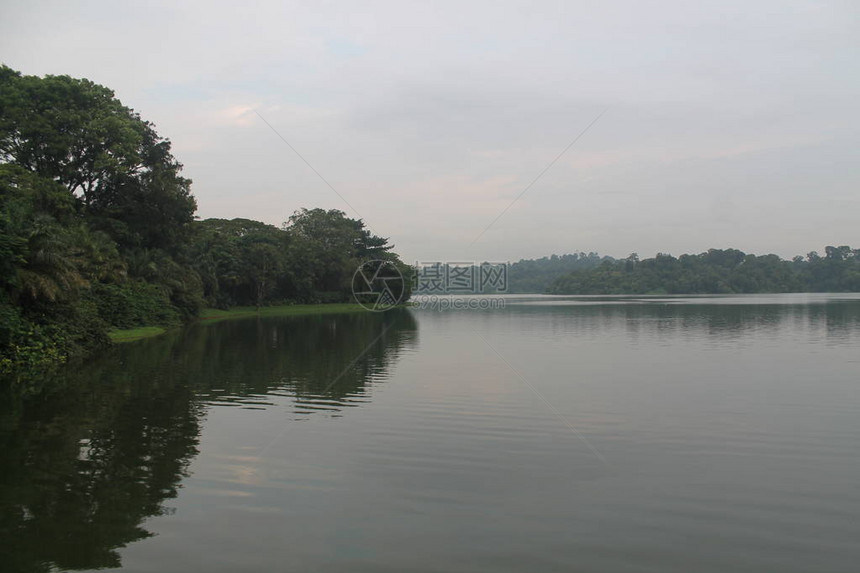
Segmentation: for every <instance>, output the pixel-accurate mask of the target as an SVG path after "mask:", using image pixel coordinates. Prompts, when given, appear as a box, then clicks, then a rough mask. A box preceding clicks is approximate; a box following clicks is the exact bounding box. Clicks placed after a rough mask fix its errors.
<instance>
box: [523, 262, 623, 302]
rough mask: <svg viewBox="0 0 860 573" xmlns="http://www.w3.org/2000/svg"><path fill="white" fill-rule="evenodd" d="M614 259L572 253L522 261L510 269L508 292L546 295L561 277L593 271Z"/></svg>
mask: <svg viewBox="0 0 860 573" xmlns="http://www.w3.org/2000/svg"><path fill="white" fill-rule="evenodd" d="M614 260H615V259H613V258H612V257H606V256H604V257H601V256H600V255H598V254H597V253H583V252H579V253H570V254H567V255H552V256H550V257H543V258H540V259H520V260H519V261H517V262H515V263H513V264H511V266H510V268H509V269H508V292H510V293H544V292H546V290H547V288H549V286H550V285H552V284H553V282H554V281H555V280H556V279H558V278H559V277H561V276H564V275H566V274H568V273H571V272H574V271H580V270H587V269H593V268H595V267H598V266H599V265H600V264H601V263H604V262H612V261H614Z"/></svg>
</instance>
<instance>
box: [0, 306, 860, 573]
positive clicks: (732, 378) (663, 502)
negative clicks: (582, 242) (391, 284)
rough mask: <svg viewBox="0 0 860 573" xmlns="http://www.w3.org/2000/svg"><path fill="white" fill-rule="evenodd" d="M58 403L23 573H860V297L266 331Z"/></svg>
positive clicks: (214, 341) (129, 359)
mask: <svg viewBox="0 0 860 573" xmlns="http://www.w3.org/2000/svg"><path fill="white" fill-rule="evenodd" d="M44 384H45V385H44V386H41V387H40V386H39V385H38V384H36V385H35V387H34V388H33V389H32V390H31V391H30V392H29V393H28V394H27V395H24V396H21V395H17V394H16V395H14V396H5V397H3V406H2V410H0V444H2V451H0V468H2V475H0V512H2V517H0V552H2V555H0V559H2V561H0V563H2V566H0V569H3V570H4V571H10V572H11V571H22V572H28V571H51V570H91V569H105V568H106V569H112V568H117V569H119V568H121V569H122V570H123V571H125V572H164V571H186V572H188V571H190V572H207V573H212V572H220V571H224V572H228V571H229V572H237V571H239V572H241V571H249V572H250V571H320V572H329V571H332V572H334V571H338V572H341V571H358V572H365V571H368V572H369V571H383V572H385V571H390V572H404V571H410V572H412V571H419V572H420V571H428V572H429V571H439V572H460V571H462V572H489V571H492V572H520V573H521V572H531V571H589V572H590V571H595V572H597V571H613V572H626V571H630V572H633V571H653V572H675V571H677V572H690V571H697V572H702V571H705V572H709V571H713V572H725V571H733V572H746V571H750V572H752V571H756V572H773V571H779V572H792V571H797V572H809V571H817V572H821V571H833V572H836V571H845V572H848V571H852V572H853V571H857V570H858V567H860V565H858V564H860V295H853V294H851V295H818V294H815V295H749V296H719V297H717V296H698V297H550V296H508V297H505V298H504V308H496V309H487V310H460V311H446V312H439V311H434V310H420V309H414V310H412V309H409V310H407V309H395V310H391V311H388V312H385V313H370V312H367V313H353V314H343V315H320V316H298V317H272V318H264V319H257V318H253V317H252V318H245V319H234V320H226V321H222V322H213V323H198V324H195V325H192V326H190V327H188V328H185V329H183V330H180V331H176V332H171V333H168V334H167V335H164V336H161V337H158V338H154V339H150V340H143V341H140V342H135V343H131V344H128V345H123V346H118V347H115V348H113V349H111V350H110V351H108V352H106V353H104V354H103V355H101V356H98V357H95V358H93V359H91V360H88V361H86V363H84V364H79V365H70V366H69V368H67V369H66V370H65V372H64V373H63V374H62V375H57V376H54V377H53V378H52V379H50V380H46V381H44ZM40 388H41V389H40Z"/></svg>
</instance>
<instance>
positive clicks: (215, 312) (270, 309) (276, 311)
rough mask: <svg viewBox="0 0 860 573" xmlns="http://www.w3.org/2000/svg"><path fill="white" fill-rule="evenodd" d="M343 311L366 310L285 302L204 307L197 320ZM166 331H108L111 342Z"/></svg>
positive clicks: (154, 328) (145, 328)
mask: <svg viewBox="0 0 860 573" xmlns="http://www.w3.org/2000/svg"><path fill="white" fill-rule="evenodd" d="M345 312H366V309H365V308H364V307H362V306H361V305H359V304H355V303H341V304H285V305H281V306H262V307H260V308H259V309H258V308H256V307H253V306H237V307H235V308H231V309H229V310H221V309H219V308H204V309H203V310H201V311H200V316H199V317H198V318H197V320H204V321H206V322H217V321H221V320H227V319H231V318H243V317H248V316H297V315H302V314H340V313H345ZM165 332H167V330H166V329H165V328H162V327H160V326H142V327H139V328H130V329H127V330H112V331H111V332H109V333H108V335H109V336H110V339H111V341H113V342H132V341H134V340H140V339H141V338H149V337H151V336H158V335H159V334H163V333H165Z"/></svg>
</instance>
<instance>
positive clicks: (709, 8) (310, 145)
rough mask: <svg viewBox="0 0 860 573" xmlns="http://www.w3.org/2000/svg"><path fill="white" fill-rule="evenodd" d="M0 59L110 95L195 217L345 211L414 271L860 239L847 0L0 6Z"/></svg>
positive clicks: (855, 56)
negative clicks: (174, 165)
mask: <svg viewBox="0 0 860 573" xmlns="http://www.w3.org/2000/svg"><path fill="white" fill-rule="evenodd" d="M0 61H2V62H3V63H5V64H7V65H9V66H11V67H13V68H15V69H17V70H19V71H21V72H23V73H25V74H35V75H43V74H68V75H71V76H75V77H86V78H89V79H91V80H93V81H95V82H97V83H101V84H103V85H106V86H108V87H110V88H112V89H114V90H115V92H116V94H117V96H118V97H119V98H120V99H121V100H122V101H123V103H125V104H126V105H128V106H129V107H132V108H134V109H135V110H137V111H139V112H140V113H141V115H142V116H143V117H144V119H148V120H150V121H152V122H154V123H155V125H156V129H157V130H158V132H159V133H160V134H161V135H163V136H165V137H168V138H170V139H171V140H172V142H173V148H174V154H175V155H176V157H177V158H178V159H179V160H180V161H181V162H182V163H183V164H184V165H185V175H186V176H188V177H190V178H192V179H193V180H194V185H193V191H194V194H195V195H196V197H197V201H198V205H199V211H198V214H199V215H200V217H203V218H206V217H225V218H232V217H246V218H252V219H258V220H262V221H266V222H268V223H274V224H280V223H281V222H282V221H284V220H286V218H287V217H288V216H289V215H290V214H291V213H292V212H293V211H295V210H296V209H299V208H301V207H307V208H312V207H325V208H337V209H341V210H343V211H345V212H347V213H348V214H349V215H350V216H352V217H361V218H363V219H364V220H365V222H366V223H367V224H368V225H369V226H370V227H372V228H373V229H374V230H375V231H376V232H377V233H378V234H381V235H384V236H388V237H390V238H391V240H392V242H394V243H395V244H396V245H397V251H398V252H399V253H400V254H401V255H402V256H403V257H404V259H405V260H407V261H430V260H449V261H472V260H476V261H480V260H493V261H503V260H512V261H513V260H517V259H519V258H532V257H540V256H544V255H548V254H551V253H565V252H573V251H580V250H584V251H597V252H599V253H601V254H609V255H613V256H626V255H627V254H628V253H630V252H633V251H637V252H638V253H639V254H640V255H641V256H643V257H644V256H652V255H653V254H655V253H656V252H658V251H659V252H669V253H672V254H675V255H678V254H681V253H684V252H701V251H703V250H706V249H707V248H709V247H735V248H739V249H741V250H744V251H747V252H755V253H762V252H774V253H777V254H780V255H782V256H791V255H794V254H798V253H806V252H807V251H809V250H813V249H815V250H819V251H823V248H824V246H825V245H829V244H834V245H839V244H851V245H853V246H854V247H860V186H858V183H860V168H859V167H858V166H860V162H858V150H860V146H859V145H858V144H860V130H858V128H860V120H858V111H860V73H858V72H859V71H860V70H858V68H860V3H857V2H856V1H855V2H851V1H845V2H828V1H807V2H795V1H776V2H770V1H761V0H757V1H755V2H751V1H749V0H744V1H742V2H736V1H733V0H721V1H719V2H710V3H705V2H690V1H686V2H647V1H629V2H538V1H535V0H529V1H526V2H498V1H492V2H468V1H467V2H463V1H459V2H439V1H434V2H422V3H413V2H406V1H402V0H396V1H385V2H360V3H351V2H319V1H317V2H301V3H296V2H284V1H278V2H260V3H256V4H250V3H242V4H238V3H237V4H232V3H231V4H227V3H218V2H211V1H201V2H172V1H171V2H147V3H145V4H144V3H140V4H137V5H135V3H133V2H116V1H91V2H75V1H68V0H66V1H61V2H42V1H33V0H28V1H17V2H10V1H9V0H0ZM604 110H605V113H604V114H603V115H602V116H601V117H600V119H599V120H598V121H596V122H595V123H594V124H593V125H592V126H591V128H590V129H589V130H588V131H587V132H586V133H585V134H584V135H582V137H581V138H580V139H579V140H578V141H577V142H576V143H575V144H574V145H573V146H572V147H570V149H569V150H568V151H567V152H566V153H565V154H564V155H562V157H561V158H560V159H558V161H557V162H556V163H555V164H554V165H552V167H550V168H549V169H548V170H547V171H546V173H545V174H544V175H543V176H542V177H540V178H539V179H538V180H537V182H535V183H534V185H533V186H532V187H531V188H530V189H528V191H527V192H526V193H525V194H523V195H522V198H521V199H519V200H517V201H516V202H515V203H514V204H513V206H511V207H510V209H509V210H508V211H507V212H506V213H505V214H504V215H503V216H502V217H501V218H499V219H498V220H497V221H496V222H495V224H493V225H492V226H491V227H490V228H489V229H488V230H487V231H486V232H485V233H484V234H483V235H481V237H480V239H478V240H477V241H476V242H475V239H476V238H477V237H478V235H479V234H480V233H481V232H482V231H483V230H484V229H485V228H486V227H487V226H488V225H489V224H490V223H491V222H492V221H493V220H494V219H495V218H496V217H497V216H498V215H499V214H500V213H501V212H502V211H503V210H504V209H505V208H506V207H508V206H509V205H510V204H511V202H512V201H514V199H515V198H516V197H517V196H518V195H520V194H521V193H522V192H523V190H524V189H525V188H526V186H527V185H529V183H530V182H532V181H533V180H534V179H535V178H536V177H537V176H538V175H539V174H540V173H541V172H542V171H543V170H544V169H545V168H546V167H547V166H548V165H549V164H550V162H552V161H553V160H554V159H555V158H556V157H557V156H558V155H559V153H561V152H562V150H564V149H565V148H566V147H567V146H568V145H569V144H570V143H571V142H572V141H573V140H574V139H575V138H576V136H577V135H578V134H580V133H581V132H582V131H583V129H585V128H586V126H588V125H589V124H590V123H591V122H593V121H594V119H595V118H596V117H597V116H598V115H599V114H600V113H601V112H603V111H604ZM257 113H259V115H260V116H262V117H263V118H265V119H266V120H267V121H268V122H269V123H270V124H271V125H272V126H273V127H274V128H275V129H277V131H278V132H279V133H280V134H281V135H282V136H283V137H284V139H286V140H287V141H288V142H289V143H290V144H291V145H292V146H293V147H295V149H296V150H298V152H299V153H301V155H302V156H303V157H304V158H305V159H306V160H307V162H309V163H310V165H312V166H313V168H315V169H316V170H317V171H319V173H320V174H322V176H323V177H325V179H326V180H328V182H329V183H330V184H331V185H332V186H333V187H334V188H335V189H336V190H337V192H338V193H340V195H342V196H343V198H345V200H346V201H344V199H342V198H341V197H339V196H338V195H337V194H336V193H335V192H334V191H332V190H331V189H330V188H329V187H328V186H326V184H325V183H324V182H323V181H322V180H321V179H320V178H319V177H318V176H317V175H316V174H315V173H314V172H313V171H312V170H311V169H310V168H309V167H308V165H306V164H305V163H304V162H303V161H302V160H301V159H300V158H299V157H297V156H296V154H295V153H294V152H293V151H292V150H291V149H290V148H289V147H288V146H287V145H286V144H285V143H284V142H283V141H282V140H281V139H279V137H278V136H277V135H276V134H275V133H274V132H273V131H272V130H271V129H270V128H269V127H268V126H267V125H266V123H264V121H263V120H262V119H261V118H260V117H259V116H258V115H257ZM350 205H351V207H350Z"/></svg>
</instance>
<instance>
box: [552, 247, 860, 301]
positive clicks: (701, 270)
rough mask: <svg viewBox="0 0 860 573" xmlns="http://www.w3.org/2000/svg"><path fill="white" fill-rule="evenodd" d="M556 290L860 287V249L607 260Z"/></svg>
mask: <svg viewBox="0 0 860 573" xmlns="http://www.w3.org/2000/svg"><path fill="white" fill-rule="evenodd" d="M547 292H548V293H550V294H721V293H725V294H730V293H781V292H860V249H852V248H851V247H848V246H840V247H832V246H829V247H826V249H825V254H824V256H821V255H819V254H818V253H817V252H815V251H813V252H811V253H809V254H807V255H806V256H805V257H804V256H800V255H798V256H796V257H794V258H793V259H792V260H790V261H787V260H784V259H781V258H780V257H778V256H777V255H753V254H747V253H744V252H742V251H739V250H737V249H710V250H709V251H708V252H706V253H701V254H698V255H681V256H680V257H677V258H675V257H673V256H671V255H667V254H658V255H657V256H656V257H654V258H651V259H642V260H639V257H638V256H636V255H635V254H633V255H630V256H629V257H627V258H626V259H623V260H607V261H604V262H602V263H601V264H600V265H599V266H597V267H593V268H590V269H584V270H577V271H574V272H571V273H569V274H567V275H565V276H563V277H560V278H559V279H557V280H556V281H555V282H553V283H552V284H551V285H550V287H549V288H548V289H547Z"/></svg>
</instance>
